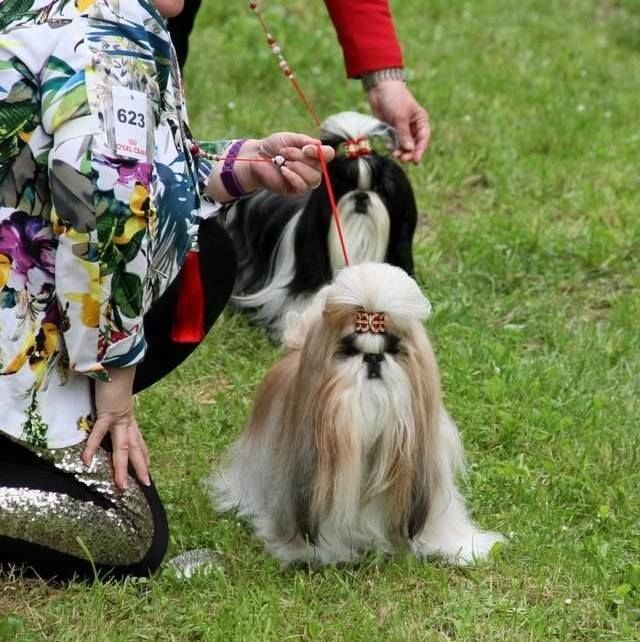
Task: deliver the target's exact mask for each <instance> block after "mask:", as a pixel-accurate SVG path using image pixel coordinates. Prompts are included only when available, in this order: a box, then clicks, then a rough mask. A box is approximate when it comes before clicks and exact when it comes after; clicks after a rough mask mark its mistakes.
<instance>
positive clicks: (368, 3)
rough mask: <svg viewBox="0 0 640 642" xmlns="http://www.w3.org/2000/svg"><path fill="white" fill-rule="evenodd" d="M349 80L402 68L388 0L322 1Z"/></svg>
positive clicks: (400, 52)
mask: <svg viewBox="0 0 640 642" xmlns="http://www.w3.org/2000/svg"><path fill="white" fill-rule="evenodd" d="M325 4H326V5H327V9H328V10H329V15H330V16H331V20H332V22H333V26H334V27H335V29H336V32H337V33H338V40H339V41H340V46H341V47H342V52H343V55H344V62H345V67H346V69H347V76H349V78H357V77H358V76H360V75H362V74H363V73H365V72H367V71H375V70H376V69H386V68H388V67H403V66H404V64H403V60H402V50H401V49H400V43H399V42H398V39H397V37H396V32H395V29H394V26H393V18H392V16H391V10H390V9H389V2H388V0H325Z"/></svg>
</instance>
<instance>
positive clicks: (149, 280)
mask: <svg viewBox="0 0 640 642" xmlns="http://www.w3.org/2000/svg"><path fill="white" fill-rule="evenodd" d="M186 122H187V119H186V114H185V108H184V102H183V96H182V91H181V80H180V75H179V72H178V69H177V65H176V62H175V55H174V53H173V48H172V46H171V43H170V40H169V35H168V32H167V30H166V24H165V21H164V19H163V18H162V17H161V16H160V15H159V14H158V12H157V10H156V9H155V7H154V5H153V2H152V1H151V0H54V1H51V0H0V431H3V432H5V433H7V434H9V435H12V436H14V437H16V438H18V439H21V440H24V441H26V442H28V443H31V444H33V445H35V446H41V447H49V448H59V447H64V446H69V445H72V444H75V443H79V442H80V441H82V440H83V439H84V438H85V437H86V431H87V430H88V429H89V427H90V425H91V416H92V407H91V396H90V387H89V381H90V378H91V377H94V378H101V379H104V378H106V377H107V373H106V370H105V366H116V367H122V366H130V365H134V364H136V363H138V362H139V361H140V360H141V359H142V358H143V357H144V353H145V339H144V333H143V323H142V320H143V315H144V313H145V312H146V311H148V310H149V308H150V307H151V305H152V304H153V302H154V301H156V300H157V299H158V297H159V296H160V295H161V294H162V293H163V292H164V291H165V290H166V288H167V287H168V285H169V284H170V282H171V281H172V279H173V278H174V277H175V276H176V274H177V273H178V271H179V270H180V267H181V265H182V263H183V261H184V258H185V256H186V253H187V251H188V250H189V248H190V246H191V243H192V236H193V234H194V231H195V230H197V220H198V218H197V217H198V216H199V215H200V210H201V202H200V196H199V193H200V186H201V184H202V182H203V181H206V180H207V179H208V174H209V173H210V171H211V166H210V164H208V163H207V162H206V161H199V162H198V163H196V162H195V161H194V159H193V158H192V157H191V154H190V151H189V150H190V145H189V140H190V138H189V134H188V129H187V125H186ZM221 145H222V142H221ZM214 207H215V206H214Z"/></svg>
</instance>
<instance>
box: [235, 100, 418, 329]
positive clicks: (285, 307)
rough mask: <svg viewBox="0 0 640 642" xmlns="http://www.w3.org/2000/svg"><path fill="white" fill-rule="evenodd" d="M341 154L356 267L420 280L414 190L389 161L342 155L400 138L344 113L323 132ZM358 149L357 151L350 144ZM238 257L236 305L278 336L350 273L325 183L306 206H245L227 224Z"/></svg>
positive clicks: (338, 175) (276, 201) (339, 193)
mask: <svg viewBox="0 0 640 642" xmlns="http://www.w3.org/2000/svg"><path fill="white" fill-rule="evenodd" d="M322 130H323V135H322V139H323V142H324V143H326V144H330V145H333V146H334V147H335V148H336V149H337V154H336V158H335V159H334V160H333V161H332V162H331V163H329V165H328V170H329V177H330V179H331V184H332V186H333V190H334V195H335V198H336V203H337V207H338V211H339V214H340V219H341V221H342V226H343V229H344V234H345V240H346V245H347V248H348V250H349V262H350V264H352V265H353V264H355V263H362V262H364V261H385V262H386V263H390V264H392V265H397V266H398V267H401V268H402V269H403V270H405V271H406V272H407V273H408V274H412V273H413V257H412V253H411V244H412V241H413V234H414V232H415V228H416V220H417V210H416V202H415V198H414V194H413V190H412V188H411V184H410V182H409V180H408V178H407V176H406V175H405V173H404V171H403V170H402V169H401V168H400V166H399V165H398V164H397V163H396V162H395V161H393V160H392V159H391V158H390V157H389V156H387V155H381V154H377V153H375V152H373V150H370V151H366V152H365V153H364V155H358V153H355V154H344V153H341V145H344V144H345V143H347V141H358V140H359V141H364V142H365V144H367V145H368V142H369V141H370V140H375V139H383V140H386V141H388V143H389V145H393V141H394V132H393V130H392V129H391V128H390V127H389V126H388V125H386V124H385V123H382V122H381V121H379V120H376V119H375V118H372V117H370V116H365V115H363V114H358V113H355V112H344V113H341V114H337V115H335V116H332V117H330V118H328V119H327V120H326V121H325V122H324V123H323V125H322ZM351 144H353V143H351ZM225 226H226V228H227V231H228V232H229V235H230V236H231V238H232V240H233V243H234V246H235V248H236V252H237V254H238V277H237V279H236V286H235V288H234V296H233V298H232V301H233V304H234V305H235V306H236V307H238V308H241V309H243V310H246V311H248V312H249V313H250V314H251V315H252V317H253V319H254V321H255V322H256V323H257V324H258V325H262V326H266V327H268V328H270V329H271V330H272V331H273V333H274V335H275V336H279V335H280V334H281V332H282V329H283V327H284V323H285V316H286V313H287V312H289V311H291V310H295V311H300V310H301V309H303V308H304V306H305V305H306V304H307V303H308V301H309V299H310V298H311V297H312V296H313V295H314V294H315V293H316V292H317V291H318V290H319V289H320V288H321V287H322V286H324V285H326V284H327V283H329V282H330V281H331V279H332V278H333V276H334V275H335V273H336V272H337V271H338V270H339V269H340V268H342V267H343V266H344V259H343V256H342V250H341V247H340V242H339V238H338V235H337V233H336V228H335V225H334V223H333V220H332V215H331V207H330V203H329V199H328V196H327V191H326V186H325V184H324V182H323V183H322V185H320V187H318V188H317V189H315V190H313V191H312V192H310V193H308V194H307V195H305V196H302V197H299V198H290V197H286V196H280V195H277V194H271V193H269V192H264V191H263V192H259V193H257V194H255V195H253V196H250V197H248V198H246V199H243V200H241V201H239V202H238V203H237V204H236V205H235V206H234V207H233V209H232V210H231V212H230V213H229V215H228V218H227V221H226V223H225Z"/></svg>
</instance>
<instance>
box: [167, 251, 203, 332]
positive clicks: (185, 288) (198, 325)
mask: <svg viewBox="0 0 640 642" xmlns="http://www.w3.org/2000/svg"><path fill="white" fill-rule="evenodd" d="M203 339H204V290H203V288H202V277H201V276H200V253H199V252H198V251H197V250H190V251H189V252H187V258H186V260H185V262H184V265H183V266H182V270H181V271H180V292H179V294H178V300H177V302H176V308H175V310H174V315H173V327H172V328H171V340H172V341H174V342H175V343H200V341H202V340H203Z"/></svg>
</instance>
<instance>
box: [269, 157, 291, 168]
mask: <svg viewBox="0 0 640 642" xmlns="http://www.w3.org/2000/svg"><path fill="white" fill-rule="evenodd" d="M271 162H272V163H273V164H274V165H275V166H276V167H277V168H278V169H280V168H281V167H284V166H285V165H286V164H287V159H286V158H285V157H284V156H280V154H276V155H275V156H274V157H273V158H272V159H271Z"/></svg>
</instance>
